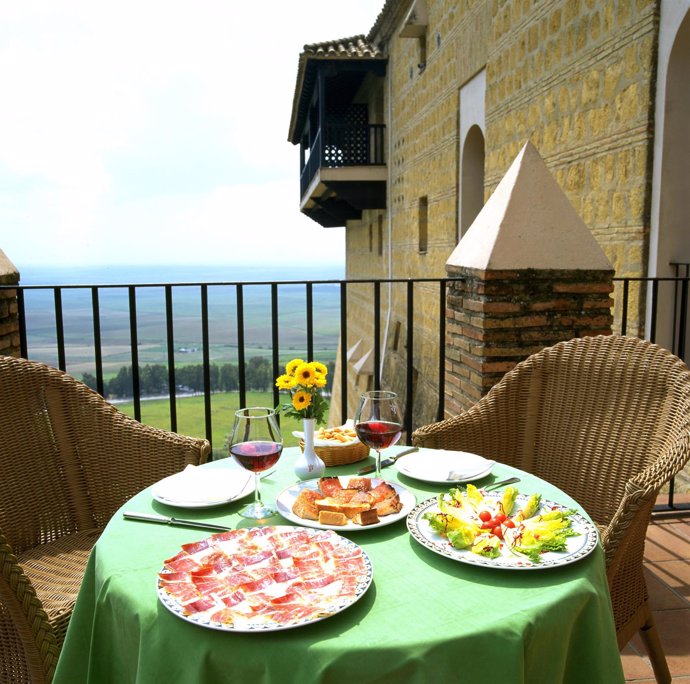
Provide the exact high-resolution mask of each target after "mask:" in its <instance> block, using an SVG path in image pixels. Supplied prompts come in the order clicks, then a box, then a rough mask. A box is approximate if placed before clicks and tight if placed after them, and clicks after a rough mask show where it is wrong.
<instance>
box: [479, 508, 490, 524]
mask: <svg viewBox="0 0 690 684" xmlns="http://www.w3.org/2000/svg"><path fill="white" fill-rule="evenodd" d="M479 519H480V520H481V521H482V522H489V520H491V513H489V511H482V512H481V513H480V514H479Z"/></svg>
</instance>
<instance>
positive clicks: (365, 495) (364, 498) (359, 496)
mask: <svg viewBox="0 0 690 684" xmlns="http://www.w3.org/2000/svg"><path fill="white" fill-rule="evenodd" d="M350 503H351V504H358V503H362V504H364V503H365V504H367V508H371V507H372V506H373V505H374V497H372V495H371V494H370V493H369V492H357V493H356V494H355V495H354V496H353V497H352V498H351V499H350Z"/></svg>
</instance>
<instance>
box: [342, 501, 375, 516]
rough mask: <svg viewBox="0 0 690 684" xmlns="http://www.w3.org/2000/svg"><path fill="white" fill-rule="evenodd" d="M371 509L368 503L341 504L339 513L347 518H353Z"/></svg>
mask: <svg viewBox="0 0 690 684" xmlns="http://www.w3.org/2000/svg"><path fill="white" fill-rule="evenodd" d="M370 509H371V505H370V504H369V503H352V502H350V503H346V504H343V505H342V507H341V511H342V512H343V513H344V514H345V515H346V516H347V517H348V518H353V517H354V516H355V515H357V514H358V513H362V512H363V511H368V510H370Z"/></svg>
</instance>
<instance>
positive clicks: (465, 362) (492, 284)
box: [446, 266, 613, 416]
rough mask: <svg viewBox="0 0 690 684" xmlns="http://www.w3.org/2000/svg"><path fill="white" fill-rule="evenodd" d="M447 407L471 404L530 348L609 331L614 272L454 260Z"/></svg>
mask: <svg viewBox="0 0 690 684" xmlns="http://www.w3.org/2000/svg"><path fill="white" fill-rule="evenodd" d="M448 275H449V276H450V277H453V278H459V279H461V280H457V281H453V282H452V283H451V285H450V288H449V292H448V299H447V316H446V320H447V326H446V334H447V338H446V342H447V345H446V350H447V351H446V414H447V415H448V416H450V415H455V414H457V413H458V411H459V410H466V409H467V408H469V407H470V406H472V405H473V404H474V403H476V402H477V401H478V400H479V399H481V397H483V396H484V395H485V394H486V393H487V392H488V391H489V390H490V389H491V387H493V385H494V384H496V382H498V381H499V380H500V379H501V378H502V377H503V375H504V374H505V373H507V372H508V371H509V370H511V369H512V368H513V367H514V366H515V365H516V364H517V363H519V362H520V361H522V360H524V359H526V358H527V357H528V356H529V355H530V354H533V353H535V352H537V351H540V350H541V349H543V348H544V347H547V346H551V345H553V344H556V343H557V342H561V341H563V340H567V339H571V338H573V337H584V336H587V335H601V334H610V333H611V326H612V323H613V316H612V311H611V309H612V306H613V299H612V298H611V296H610V295H611V293H612V292H613V284H612V277H613V271H603V270H592V271H588V270H568V271H565V270H535V269H525V270H513V271H479V270H476V269H471V268H462V267H454V266H448Z"/></svg>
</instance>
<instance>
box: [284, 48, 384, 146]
mask: <svg viewBox="0 0 690 684" xmlns="http://www.w3.org/2000/svg"><path fill="white" fill-rule="evenodd" d="M331 59H332V60H362V61H366V60H369V59H371V60H384V59H385V55H384V54H383V52H382V51H381V50H380V49H379V48H378V47H377V46H376V45H374V44H373V43H371V42H369V41H368V40H367V38H366V36H365V35H364V34H360V35H357V36H352V37H350V38H339V39H337V40H328V41H325V42H323V43H311V44H309V45H305V46H304V48H303V49H302V53H301V54H300V56H299V64H298V67H297V83H296V85H295V95H294V97H293V101H292V117H291V119H290V129H289V133H288V140H289V141H290V142H292V143H296V142H297V141H298V138H297V137H296V136H297V127H298V123H299V120H300V118H302V117H304V116H306V112H307V110H308V106H309V99H310V93H309V89H310V88H311V84H310V83H311V82H313V78H314V73H315V72H314V65H315V64H316V63H317V62H319V61H321V60H324V61H327V60H331Z"/></svg>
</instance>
